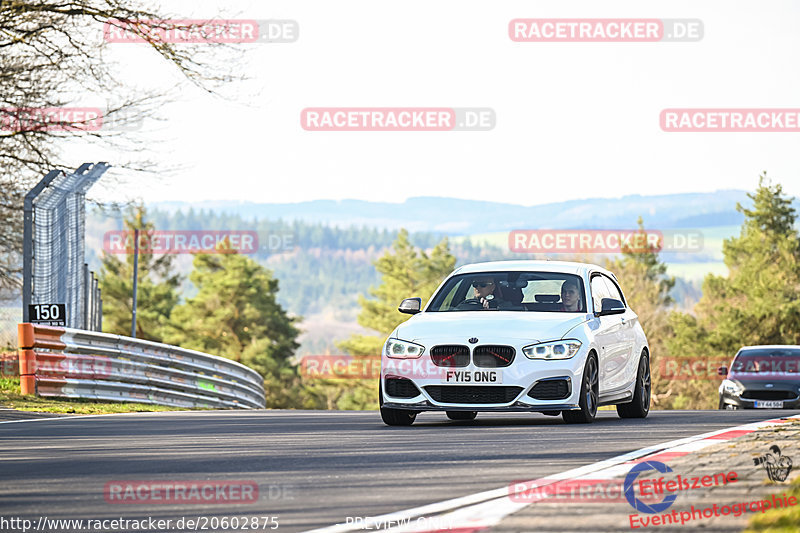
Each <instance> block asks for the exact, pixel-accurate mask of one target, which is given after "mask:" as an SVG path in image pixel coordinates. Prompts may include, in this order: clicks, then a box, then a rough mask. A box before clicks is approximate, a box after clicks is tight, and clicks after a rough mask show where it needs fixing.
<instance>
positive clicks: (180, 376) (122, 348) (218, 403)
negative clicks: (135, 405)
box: [18, 323, 265, 409]
mask: <svg viewBox="0 0 800 533" xmlns="http://www.w3.org/2000/svg"><path fill="white" fill-rule="evenodd" d="M18 334H19V374H20V388H21V389H22V394H36V395H39V396H56V397H66V398H88V399H96V400H111V401H123V402H139V403H151V404H159V405H169V406H174V407H212V408H220V407H223V408H246V409H253V408H254V409H260V408H263V407H264V403H265V401H264V386H263V378H262V377H261V375H260V374H259V373H258V372H256V371H255V370H253V369H252V368H248V367H246V366H244V365H242V364H240V363H237V362H236V361H232V360H230V359H225V358H224V357H217V356H215V355H209V354H206V353H202V352H197V351H195V350H187V349H184V348H178V347H176V346H170V345H168V344H161V343H158V342H152V341H146V340H141V339H134V338H131V337H123V336H120V335H111V334H108V333H99V332H96V331H84V330H80V329H72V328H56V327H50V326H39V325H36V324H28V323H24V324H20V325H19V327H18Z"/></svg>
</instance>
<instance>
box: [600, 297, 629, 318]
mask: <svg viewBox="0 0 800 533" xmlns="http://www.w3.org/2000/svg"><path fill="white" fill-rule="evenodd" d="M600 306H601V307H600V312H599V313H596V314H597V316H606V315H621V314H622V313H624V312H625V304H623V303H622V302H621V301H619V300H615V299H614V298H603V299H602V300H601V301H600Z"/></svg>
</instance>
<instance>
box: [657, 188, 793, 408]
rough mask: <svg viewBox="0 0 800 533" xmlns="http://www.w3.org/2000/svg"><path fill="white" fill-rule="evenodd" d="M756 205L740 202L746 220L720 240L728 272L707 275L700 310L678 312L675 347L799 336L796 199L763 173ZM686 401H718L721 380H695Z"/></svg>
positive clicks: (729, 348)
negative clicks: (749, 206)
mask: <svg viewBox="0 0 800 533" xmlns="http://www.w3.org/2000/svg"><path fill="white" fill-rule="evenodd" d="M748 196H749V197H750V199H751V200H752V201H753V208H752V209H746V208H744V207H743V206H741V205H737V206H736V207H737V209H738V210H739V211H740V212H741V213H743V214H744V216H745V220H744V223H743V224H742V229H741V232H740V235H739V236H738V237H733V238H731V239H727V240H726V241H725V242H724V244H723V254H724V257H725V265H726V266H727V267H728V271H729V273H728V276H727V277H722V276H714V275H708V276H706V278H705V280H704V282H703V296H702V298H701V299H700V301H699V302H698V304H697V306H696V307H695V312H696V316H690V315H686V314H683V313H674V314H673V315H672V316H671V317H670V323H671V325H672V327H673V329H674V331H675V337H674V338H673V339H671V340H670V343H669V348H670V352H671V353H672V354H692V355H694V356H701V357H707V358H714V359H722V360H724V359H728V360H729V359H730V358H731V357H732V356H733V355H734V354H735V353H736V351H737V350H738V349H739V348H740V347H742V346H745V345H759V344H798V343H800V240H799V239H798V233H797V230H796V229H795V222H796V218H797V217H796V213H795V210H794V209H793V208H792V207H791V203H792V199H791V198H787V197H785V196H784V194H783V188H782V187H781V186H780V185H774V186H773V185H771V184H770V182H769V180H768V179H767V176H766V173H764V174H762V175H761V177H760V179H759V184H758V189H757V190H756V192H755V194H748ZM685 403H686V406H690V407H695V406H699V405H703V406H705V407H713V406H716V383H714V382H710V381H707V382H705V383H702V382H701V383H697V390H696V391H695V393H694V394H693V396H691V397H687V399H686V400H685Z"/></svg>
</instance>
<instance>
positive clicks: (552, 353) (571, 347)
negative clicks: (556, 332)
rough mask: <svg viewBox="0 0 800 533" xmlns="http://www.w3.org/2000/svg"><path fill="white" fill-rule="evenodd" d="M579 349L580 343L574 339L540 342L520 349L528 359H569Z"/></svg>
mask: <svg viewBox="0 0 800 533" xmlns="http://www.w3.org/2000/svg"><path fill="white" fill-rule="evenodd" d="M580 349H581V342H580V341H579V340H576V339H565V340H563V341H553V342H542V343H539V344H531V345H530V346H526V347H524V348H523V349H522V353H524V354H525V357H527V358H528V359H569V358H571V357H573V356H574V355H575V354H576V353H578V350H580Z"/></svg>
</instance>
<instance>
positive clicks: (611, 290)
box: [602, 276, 625, 303]
mask: <svg viewBox="0 0 800 533" xmlns="http://www.w3.org/2000/svg"><path fill="white" fill-rule="evenodd" d="M602 278H603V281H605V282H606V287H607V288H608V294H610V295H611V296H609V298H614V299H615V300H619V301H621V302H622V303H625V299H624V298H622V292H620V290H619V287H617V284H616V283H614V282H613V281H612V280H611V279H610V278H608V277H606V276H602Z"/></svg>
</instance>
